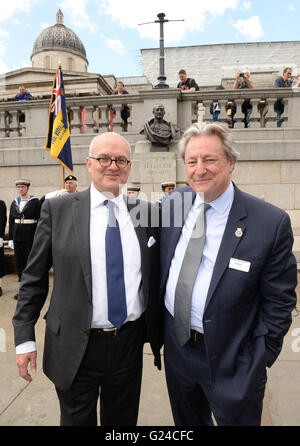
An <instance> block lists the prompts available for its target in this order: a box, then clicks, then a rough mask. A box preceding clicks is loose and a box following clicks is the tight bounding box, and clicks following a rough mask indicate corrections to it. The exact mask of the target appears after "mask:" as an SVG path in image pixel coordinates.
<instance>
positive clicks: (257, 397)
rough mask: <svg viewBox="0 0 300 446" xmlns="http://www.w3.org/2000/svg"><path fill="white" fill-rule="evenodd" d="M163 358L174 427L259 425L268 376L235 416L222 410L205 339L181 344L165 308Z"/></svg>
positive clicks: (263, 377)
mask: <svg viewBox="0 0 300 446" xmlns="http://www.w3.org/2000/svg"><path fill="white" fill-rule="evenodd" d="M164 337H165V346H164V359H165V370H166V380H167V387H168V392H169V397H170V403H171V408H172V413H173V418H174V423H175V425H176V426H212V425H213V419H212V413H213V414H214V418H215V420H216V422H217V425H218V426H259V425H260V422H261V414H262V402H263V397H264V391H265V385H266V380H267V376H266V374H265V373H264V374H263V376H262V377H261V380H260V382H259V383H258V385H257V388H256V390H255V391H254V392H253V394H252V395H251V398H250V399H249V401H248V404H247V406H246V407H245V408H244V409H243V410H242V412H241V413H240V414H239V416H238V417H237V418H234V419H233V418H232V417H231V414H230V413H223V412H222V411H221V410H220V407H219V406H218V405H217V404H216V403H217V402H216V397H215V395H214V393H213V391H212V388H211V381H210V372H209V367H208V361H207V355H206V348H205V344H204V340H199V341H196V342H194V341H193V340H189V342H188V343H187V344H186V345H185V346H184V347H181V346H180V345H179V343H178V341H177V338H176V337H175V333H174V319H173V317H172V316H171V315H170V313H169V312H168V311H167V310H166V311H165V333H164Z"/></svg>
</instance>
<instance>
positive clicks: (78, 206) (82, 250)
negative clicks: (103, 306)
mask: <svg viewBox="0 0 300 446" xmlns="http://www.w3.org/2000/svg"><path fill="white" fill-rule="evenodd" d="M72 212H73V224H74V230H75V243H77V248H78V249H77V251H78V253H79V259H80V262H81V267H82V270H83V277H84V279H85V282H86V286H87V289H88V296H89V297H90V300H92V271H91V252H90V188H88V189H87V190H85V191H83V192H78V193H77V194H74V201H73V205H72Z"/></svg>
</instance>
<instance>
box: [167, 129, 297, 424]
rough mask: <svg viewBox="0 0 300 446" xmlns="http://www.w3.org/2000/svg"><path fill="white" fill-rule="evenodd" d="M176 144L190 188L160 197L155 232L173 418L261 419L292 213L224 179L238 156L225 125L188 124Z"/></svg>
mask: <svg viewBox="0 0 300 446" xmlns="http://www.w3.org/2000/svg"><path fill="white" fill-rule="evenodd" d="M180 151H181V154H182V157H183V159H184V162H185V166H186V175H187V181H188V184H189V186H188V187H184V188H182V189H177V190H176V191H174V192H173V193H171V194H170V195H169V196H168V197H167V198H166V199H165V200H164V201H163V203H162V215H164V208H165V207H169V209H171V216H170V225H169V227H162V230H161V298H162V299H163V298H164V302H165V307H166V310H165V324H164V356H165V369H166V379H167V385H168V391H169V396H170V401H171V406H172V412H173V417H174V421H175V424H176V425H178V426H187V425H192V426H196V425H201V426H204V425H212V424H213V422H212V413H213V415H214V417H215V420H216V422H217V424H218V425H235V426H246V425H259V424H260V421H261V413H262V401H263V396H264V389H265V385H266V380H267V375H266V366H267V367H270V366H271V365H272V364H273V363H274V361H275V360H276V358H277V356H278V355H279V353H280V350H281V347H282V342H283V338H284V335H285V334H286V332H287V331H288V329H289V326H290V324H291V312H292V310H293V308H294V306H295V304H296V294H295V287H296V284H297V267H296V261H295V258H294V256H293V254H292V245H293V234H292V230H291V224H290V220H289V217H288V215H287V213H286V212H284V211H283V210H281V209H279V208H277V207H275V206H273V205H271V204H269V203H266V202H265V201H263V200H260V199H258V198H255V197H253V196H251V195H248V194H246V193H244V192H242V191H241V190H240V189H239V188H238V187H237V186H236V185H235V184H234V183H233V182H232V180H231V174H232V172H233V169H234V166H235V162H236V159H237V155H238V154H237V152H236V151H235V149H234V147H233V145H232V135H231V131H230V130H229V129H228V128H226V127H223V126H222V125H221V124H216V123H214V124H206V123H202V124H194V125H193V126H191V127H190V128H189V129H187V130H186V132H185V133H184V135H183V137H182V140H181V142H180ZM175 194H176V196H177V197H181V200H180V199H178V200H174V199H173V198H172V196H173V195H175ZM190 195H192V199H191V200H190V206H189V207H188V206H184V201H185V197H186V196H190ZM171 200H173V206H172V207H170V203H169V202H170V201H171ZM182 209H185V212H184V213H183V216H182V220H181V224H180V225H178V224H176V225H175V224H174V221H175V219H176V215H177V216H178V215H180V211H181V210H182ZM177 223H178V218H177Z"/></svg>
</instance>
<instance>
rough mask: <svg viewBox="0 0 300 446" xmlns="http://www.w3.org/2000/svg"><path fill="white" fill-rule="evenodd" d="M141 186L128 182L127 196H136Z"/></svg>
mask: <svg viewBox="0 0 300 446" xmlns="http://www.w3.org/2000/svg"><path fill="white" fill-rule="evenodd" d="M140 190H141V187H140V186H139V185H138V184H129V185H128V186H127V195H128V197H136V198H137V197H138V195H139V192H140Z"/></svg>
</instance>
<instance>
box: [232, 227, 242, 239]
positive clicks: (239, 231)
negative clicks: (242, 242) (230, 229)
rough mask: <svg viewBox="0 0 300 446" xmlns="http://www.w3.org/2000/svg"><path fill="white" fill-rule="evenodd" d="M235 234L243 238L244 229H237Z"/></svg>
mask: <svg viewBox="0 0 300 446" xmlns="http://www.w3.org/2000/svg"><path fill="white" fill-rule="evenodd" d="M234 234H235V236H236V237H242V235H243V230H242V228H237V229H236V231H235V233H234Z"/></svg>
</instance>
